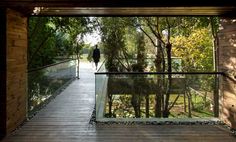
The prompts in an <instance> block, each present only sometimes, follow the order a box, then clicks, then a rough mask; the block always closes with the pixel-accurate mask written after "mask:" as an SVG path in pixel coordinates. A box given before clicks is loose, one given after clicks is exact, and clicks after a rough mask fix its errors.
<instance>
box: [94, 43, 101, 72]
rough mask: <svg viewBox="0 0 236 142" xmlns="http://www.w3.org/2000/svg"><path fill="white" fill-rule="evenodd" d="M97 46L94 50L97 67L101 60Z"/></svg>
mask: <svg viewBox="0 0 236 142" xmlns="http://www.w3.org/2000/svg"><path fill="white" fill-rule="evenodd" d="M95 47H96V48H95V49H94V50H93V61H94V63H95V66H96V69H97V66H98V62H99V60H100V50H99V49H98V46H97V45H96V46H95Z"/></svg>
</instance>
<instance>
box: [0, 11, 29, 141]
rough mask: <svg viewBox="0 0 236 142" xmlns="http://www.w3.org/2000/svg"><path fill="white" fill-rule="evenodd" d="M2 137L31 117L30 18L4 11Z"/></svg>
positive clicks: (0, 59) (1, 28)
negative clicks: (28, 25)
mask: <svg viewBox="0 0 236 142" xmlns="http://www.w3.org/2000/svg"><path fill="white" fill-rule="evenodd" d="M0 17H1V22H0V23H1V24H0V51H1V52H0V62H1V64H0V67H1V68H0V71H1V75H0V79H1V84H0V85H1V86H0V92H1V95H0V98H1V99H0V116H1V117H0V136H2V137H3V136H5V135H7V134H10V133H11V132H12V131H13V130H15V129H16V128H17V127H18V126H19V125H20V124H22V122H23V121H24V120H25V119H26V114H27V111H26V110H27V107H26V106H27V105H26V102H27V45H28V43H27V42H28V41H27V17H25V16H23V15H22V14H21V13H19V12H17V11H14V10H11V9H2V10H1V11H0Z"/></svg>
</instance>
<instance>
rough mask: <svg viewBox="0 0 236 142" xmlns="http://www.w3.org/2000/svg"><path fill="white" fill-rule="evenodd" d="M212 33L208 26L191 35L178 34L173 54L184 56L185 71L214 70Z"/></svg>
mask: <svg viewBox="0 0 236 142" xmlns="http://www.w3.org/2000/svg"><path fill="white" fill-rule="evenodd" d="M212 40H213V39H212V35H211V32H210V31H209V29H208V28H199V29H195V30H193V31H192V33H191V34H190V35H189V36H176V37H173V38H172V39H171V41H172V43H173V52H172V55H174V56H177V57H181V58H182V69H183V71H186V72H188V71H213V44H212Z"/></svg>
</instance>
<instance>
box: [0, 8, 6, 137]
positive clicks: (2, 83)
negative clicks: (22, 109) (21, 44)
mask: <svg viewBox="0 0 236 142" xmlns="http://www.w3.org/2000/svg"><path fill="white" fill-rule="evenodd" d="M0 21H1V22H0V139H1V138H3V137H4V136H5V134H6V9H0Z"/></svg>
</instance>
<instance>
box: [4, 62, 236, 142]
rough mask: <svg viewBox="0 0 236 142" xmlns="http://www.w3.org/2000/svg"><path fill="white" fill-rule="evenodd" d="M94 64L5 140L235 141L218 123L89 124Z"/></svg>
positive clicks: (83, 70) (92, 105) (103, 141)
mask: <svg viewBox="0 0 236 142" xmlns="http://www.w3.org/2000/svg"><path fill="white" fill-rule="evenodd" d="M90 65H91V64H84V65H83V66H82V67H83V68H81V73H80V79H79V80H75V81H74V82H73V83H72V84H70V85H69V86H68V88H66V89H65V90H64V91H63V92H62V93H61V94H60V95H58V96H57V97H56V98H55V99H54V100H52V101H51V102H50V103H49V104H48V105H47V106H46V107H45V108H43V109H42V110H41V111H40V112H39V113H38V114H37V115H36V116H35V117H33V118H32V119H31V120H30V121H28V122H26V123H25V124H24V125H23V126H22V127H21V128H20V129H19V130H17V131H15V132H13V133H12V134H11V135H10V136H8V137H7V138H5V139H4V140H3V142H29V141H30V142H111V141H112V142H147V141H152V142H163V141H164V142H165V141H168V142H176V141H181V142H204V141H206V142H222V141H225V142H226V141H227V142H235V141H236V138H235V137H233V136H232V135H231V133H230V131H229V130H228V129H226V128H225V127H222V126H218V125H125V124H112V125H108V124H97V125H90V124H89V119H90V116H91V115H92V111H93V107H94V103H95V100H94V96H95V95H94V94H95V90H94V89H95V86H94V85H95V84H94V82H95V80H94V74H93V70H92V69H91V68H90Z"/></svg>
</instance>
